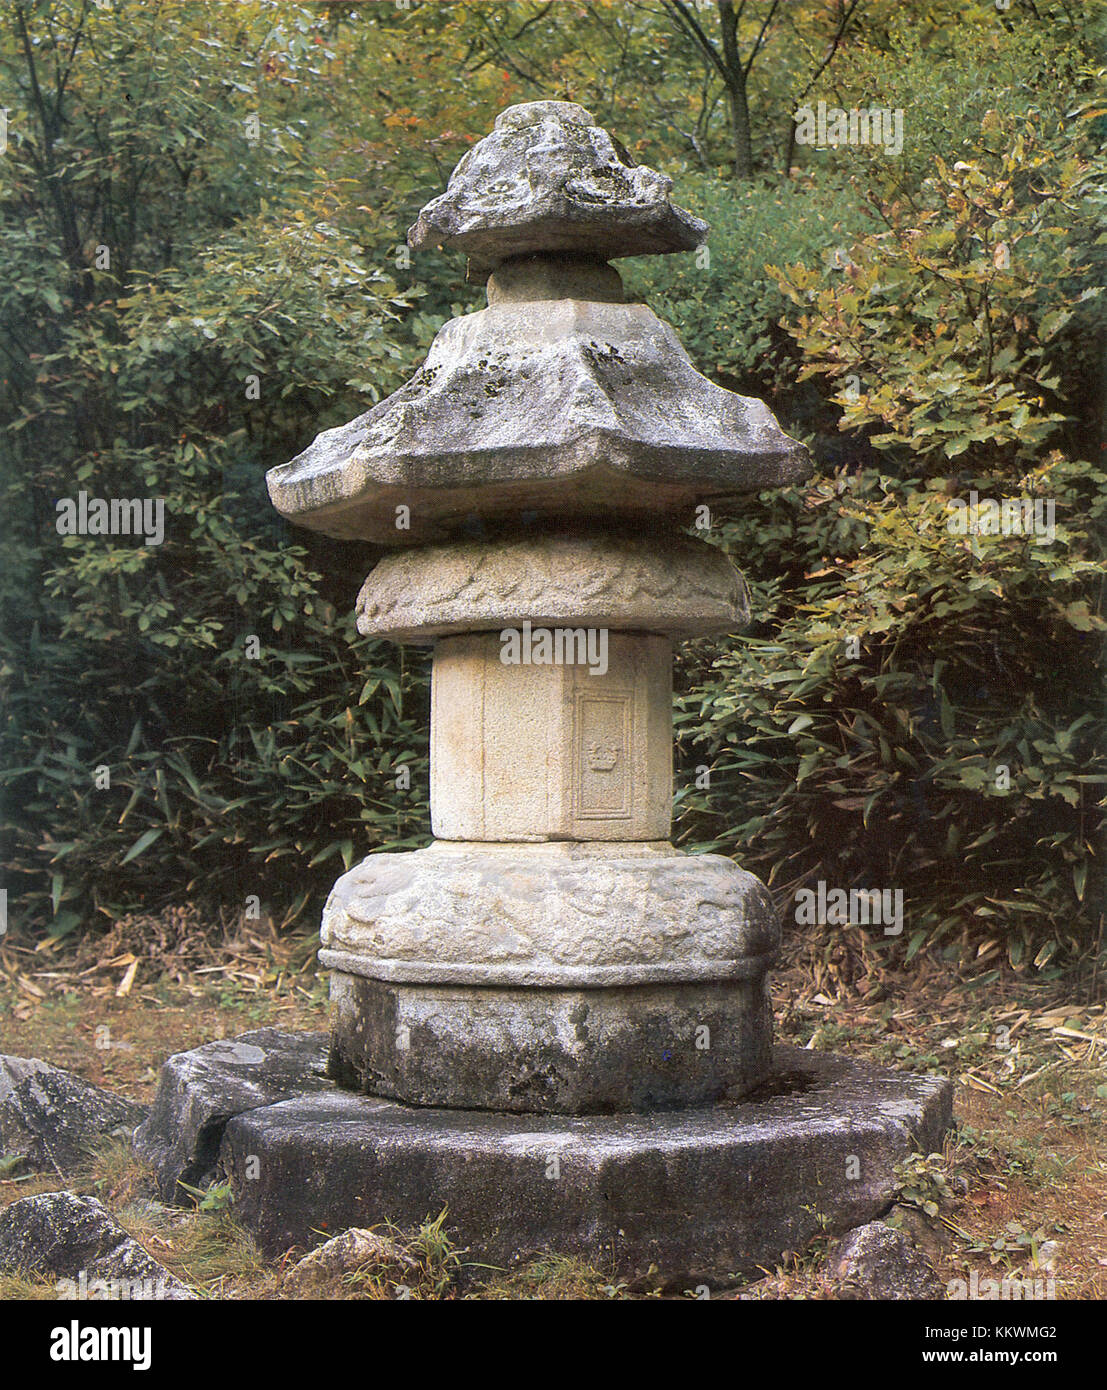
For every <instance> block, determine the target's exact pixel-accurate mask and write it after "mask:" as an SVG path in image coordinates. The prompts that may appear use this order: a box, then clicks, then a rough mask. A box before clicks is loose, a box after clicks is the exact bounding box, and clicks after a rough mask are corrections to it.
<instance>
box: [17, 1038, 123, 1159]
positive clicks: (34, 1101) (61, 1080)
mask: <svg viewBox="0 0 1107 1390" xmlns="http://www.w3.org/2000/svg"><path fill="white" fill-rule="evenodd" d="M145 1115H146V1109H145V1107H144V1106H141V1105H136V1104H134V1102H133V1101H129V1100H126V1099H125V1098H124V1097H122V1096H116V1095H113V1094H112V1093H111V1092H110V1091H105V1090H103V1089H101V1088H100V1087H99V1086H92V1085H90V1084H89V1083H88V1082H87V1081H82V1080H81V1078H80V1077H79V1076H74V1075H73V1073H72V1072H67V1071H62V1070H60V1069H59V1068H58V1067H52V1066H50V1065H49V1064H48V1063H46V1062H41V1061H39V1059H38V1058H37V1057H6V1056H0V1154H3V1155H4V1156H5V1157H6V1158H9V1159H10V1158H17V1159H18V1160H19V1161H20V1164H21V1166H23V1167H26V1168H29V1169H31V1170H33V1171H38V1172H41V1171H48V1172H57V1173H65V1172H67V1171H69V1170H72V1169H73V1168H74V1167H76V1166H78V1165H79V1164H80V1163H81V1162H82V1160H83V1159H84V1158H85V1157H86V1156H87V1153H88V1150H89V1148H90V1147H91V1146H92V1145H94V1144H95V1143H96V1142H97V1141H98V1140H102V1139H105V1138H108V1137H110V1136H124V1135H128V1136H129V1135H130V1133H131V1132H132V1131H133V1130H134V1128H135V1126H136V1125H137V1124H139V1122H140V1121H141V1120H142V1119H143V1118H144V1116H145Z"/></svg>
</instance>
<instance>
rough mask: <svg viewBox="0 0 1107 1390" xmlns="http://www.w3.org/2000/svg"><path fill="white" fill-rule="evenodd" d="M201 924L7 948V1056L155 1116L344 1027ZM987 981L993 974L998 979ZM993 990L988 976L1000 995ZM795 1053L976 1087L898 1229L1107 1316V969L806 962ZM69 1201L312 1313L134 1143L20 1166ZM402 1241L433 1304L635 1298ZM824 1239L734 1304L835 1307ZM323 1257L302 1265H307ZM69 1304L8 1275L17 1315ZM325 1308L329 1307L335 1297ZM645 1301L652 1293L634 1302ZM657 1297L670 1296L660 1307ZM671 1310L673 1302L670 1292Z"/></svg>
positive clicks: (220, 1195) (293, 942) (5, 1290)
mask: <svg viewBox="0 0 1107 1390" xmlns="http://www.w3.org/2000/svg"><path fill="white" fill-rule="evenodd" d="M199 925H200V923H199V922H198V920H197V918H196V916H195V914H194V912H192V910H190V909H184V910H177V911H175V912H170V913H167V914H163V915H162V916H161V917H159V918H156V919H154V918H125V919H122V920H121V921H120V922H119V923H117V924H116V925H115V926H114V927H113V928H112V930H111V932H110V933H109V934H107V935H99V936H96V937H94V938H84V939H82V941H81V942H79V943H78V944H76V945H69V944H67V943H56V942H52V941H44V942H39V943H37V944H31V943H19V942H16V941H15V940H12V939H10V938H8V939H5V940H4V941H3V942H2V943H0V1051H3V1052H5V1053H9V1054H15V1055H17V1056H28V1057H40V1058H43V1059H44V1060H46V1061H48V1062H51V1063H53V1064H54V1065H56V1066H60V1067H64V1068H67V1069H69V1070H72V1071H74V1072H76V1073H78V1074H79V1075H81V1076H83V1077H84V1078H86V1079H87V1080H88V1081H91V1082H95V1083H96V1084H97V1085H101V1086H106V1087H108V1088H110V1089H112V1090H114V1091H117V1092H120V1093H122V1094H125V1095H128V1096H130V1097H132V1098H134V1099H136V1100H141V1101H149V1100H150V1099H151V1098H152V1095H153V1091H154V1087H155V1084H156V1079H157V1070H158V1067H159V1065H160V1064H161V1062H162V1061H163V1060H164V1059H165V1057H167V1056H168V1055H169V1054H171V1053H173V1052H179V1051H183V1050H185V1049H188V1048H191V1047H194V1046H197V1045H198V1044H199V1043H202V1042H207V1041H210V1040H211V1039H213V1038H218V1037H231V1036H234V1035H235V1034H238V1033H242V1032H246V1031H247V1030H249V1029H252V1028H258V1027H266V1026H275V1027H280V1028H284V1029H289V1030H297V1029H313V1030H318V1029H323V1028H325V1027H326V1019H327V1005H326V981H325V977H323V976H321V975H319V974H318V973H317V971H316V964H315V958H314V948H315V940H316V939H315V938H314V936H311V937H308V936H304V935H299V936H298V935H281V934H279V933H278V932H277V931H276V930H275V929H274V928H272V927H271V926H269V927H262V926H260V925H259V924H257V923H249V924H241V923H239V924H237V926H235V928H234V929H233V930H228V929H224V932H223V940H222V941H219V942H216V943H212V942H211V941H210V935H211V933H210V932H209V933H208V934H207V937H206V938H205V937H202V936H201V933H200V932H199V931H198V930H197V928H198V926H199ZM985 970H986V971H987V973H986V974H985V973H984V972H985ZM982 977H983V978H982ZM773 997H774V1004H775V1010H776V1025H777V1036H778V1039H779V1040H781V1041H785V1042H790V1043H793V1044H796V1045H798V1046H802V1047H812V1048H818V1049H824V1050H827V1051H835V1052H841V1053H845V1054H848V1055H850V1056H853V1057H856V1058H858V1059H860V1060H866V1061H870V1062H876V1063H883V1064H885V1065H890V1066H893V1067H898V1068H902V1069H904V1070H915V1071H932V1072H940V1073H942V1074H944V1075H947V1076H951V1077H953V1078H954V1079H955V1081H956V1098H955V1102H954V1105H955V1114H956V1118H957V1129H956V1132H955V1133H954V1134H953V1135H951V1137H950V1138H949V1139H948V1140H947V1143H946V1146H945V1149H944V1152H943V1153H942V1154H941V1155H930V1156H926V1155H920V1156H918V1157H917V1158H916V1159H914V1160H912V1161H911V1162H910V1163H908V1164H907V1165H905V1166H904V1168H903V1169H902V1170H901V1172H900V1192H899V1201H898V1203H897V1205H896V1207H895V1208H894V1209H893V1212H892V1214H891V1216H890V1218H889V1219H890V1220H891V1221H892V1222H893V1224H900V1225H902V1226H904V1227H905V1228H907V1229H908V1230H909V1231H910V1233H911V1234H912V1235H913V1236H914V1238H915V1239H916V1240H917V1241H918V1242H919V1243H920V1244H921V1245H922V1246H923V1247H924V1248H925V1249H926V1250H927V1253H928V1254H929V1255H930V1257H931V1259H932V1260H933V1262H934V1264H935V1267H936V1269H937V1271H938V1274H939V1277H940V1278H941V1279H942V1280H943V1281H950V1280H954V1279H964V1280H965V1281H966V1283H968V1281H969V1280H970V1278H971V1276H972V1274H973V1272H974V1271H975V1272H976V1274H977V1277H978V1278H979V1279H980V1280H985V1279H996V1280H999V1279H1002V1278H1004V1277H1011V1278H1023V1279H1026V1278H1032V1279H1036V1280H1043V1281H1052V1283H1049V1282H1047V1283H1045V1284H1044V1287H1046V1288H1047V1289H1049V1290H1050V1293H1051V1295H1052V1296H1055V1297H1056V1298H1058V1299H1103V1298H1107V1153H1105V1148H1104V1128H1105V1127H1104V1119H1105V1116H1107V1009H1105V1007H1104V1004H1103V1003H1102V1002H1101V998H1102V995H1101V994H1100V993H1097V986H1096V983H1095V982H1094V981H1092V980H1091V979H1090V978H1089V976H1088V973H1087V970H1086V969H1085V970H1083V971H1079V970H1075V971H1073V972H1071V973H1070V974H1069V975H1068V976H1063V977H1060V978H1057V979H1051V980H1049V981H1048V982H1045V983H1043V982H1042V981H1041V980H1039V979H1037V978H1035V977H1034V975H1033V973H1030V974H1022V975H1020V974H1018V973H1016V972H1014V971H1009V972H1007V973H1004V972H1003V971H1002V970H1001V971H999V973H998V974H996V967H995V965H994V962H992V961H990V960H989V959H987V953H986V952H982V953H981V961H980V965H979V968H978V969H977V970H976V971H972V970H966V969H965V968H964V967H963V966H954V965H951V964H949V963H948V962H947V961H945V960H943V959H942V958H941V957H935V958H933V959H931V958H928V957H926V956H925V955H924V954H923V953H920V954H919V955H918V956H916V957H915V959H914V960H913V961H912V962H911V963H910V965H909V966H905V967H902V968H901V970H900V971H899V972H898V973H896V972H894V971H891V970H888V969H886V968H884V967H883V966H882V965H881V964H880V962H878V961H874V959H872V958H867V957H866V956H865V955H864V953H861V954H857V953H853V954H850V953H844V952H837V953H836V952H834V951H829V952H828V951H826V950H812V949H811V948H810V947H806V948H805V947H803V946H795V947H793V949H792V952H791V956H790V958H789V959H787V960H786V961H785V962H784V964H783V966H782V968H781V969H780V970H779V971H778V972H777V973H776V975H775V978H774V985H773ZM61 1187H68V1188H69V1189H70V1190H74V1191H84V1192H90V1193H94V1194H95V1195H97V1196H99V1197H100V1198H101V1200H103V1201H105V1202H106V1203H107V1205H109V1206H110V1207H111V1208H112V1209H113V1210H114V1211H115V1212H116V1214H117V1216H118V1217H119V1219H120V1221H121V1223H122V1224H123V1225H124V1226H125V1227H127V1229H128V1230H130V1231H131V1233H132V1234H134V1235H135V1236H136V1237H137V1238H138V1239H139V1240H141V1241H142V1242H143V1243H144V1244H145V1245H146V1247H147V1249H149V1251H150V1253H151V1254H153V1255H154V1256H155V1258H157V1259H158V1260H160V1261H161V1262H162V1263H163V1264H165V1265H166V1266H167V1267H168V1268H169V1269H171V1270H172V1271H173V1272H174V1273H176V1274H179V1275H180V1276H181V1277H182V1278H184V1279H186V1280H187V1281H188V1282H189V1283H191V1284H193V1286H194V1287H196V1288H197V1289H198V1291H199V1292H200V1293H201V1294H202V1295H203V1296H207V1297H212V1298H281V1297H290V1296H294V1295H293V1294H292V1293H291V1292H290V1291H289V1288H288V1286H286V1284H285V1282H284V1281H285V1275H286V1270H287V1269H288V1268H289V1267H290V1265H291V1261H292V1258H293V1256H292V1255H290V1256H289V1257H288V1259H286V1260H285V1261H278V1262H276V1263H275V1264H274V1263H272V1262H266V1261H264V1260H262V1259H261V1258H260V1256H259V1255H258V1252H257V1251H256V1249H255V1248H254V1246H253V1243H252V1241H251V1240H250V1238H249V1236H248V1235H247V1234H246V1233H245V1232H243V1231H242V1230H241V1229H240V1228H238V1227H237V1226H236V1225H235V1222H234V1214H233V1199H232V1197H231V1195H230V1194H229V1193H227V1192H224V1191H220V1190H214V1191H211V1192H209V1193H208V1194H207V1195H206V1197H204V1198H203V1200H201V1199H200V1198H197V1204H196V1206H195V1207H194V1208H193V1209H191V1210H182V1211H169V1210H167V1209H165V1208H163V1207H161V1206H160V1205H159V1204H158V1203H156V1202H153V1201H152V1200H151V1197H152V1188H151V1186H150V1182H149V1175H148V1174H147V1173H146V1172H145V1171H144V1169H143V1168H142V1166H141V1165H140V1164H138V1163H137V1162H136V1160H135V1159H134V1158H133V1156H132V1155H131V1154H130V1152H129V1150H127V1149H126V1147H125V1146H123V1145H120V1144H115V1145H113V1146H109V1147H108V1148H106V1149H105V1150H103V1151H101V1152H100V1153H99V1154H98V1155H97V1156H96V1157H95V1158H94V1159H92V1160H90V1163H89V1166H88V1169H87V1171H85V1172H82V1173H81V1174H79V1175H76V1176H75V1177H72V1178H70V1179H69V1180H68V1181H66V1182H64V1183H63V1182H62V1180H61V1179H60V1178H58V1177H56V1176H55V1177H53V1178H51V1177H50V1176H49V1175H41V1174H31V1175H26V1174H19V1173H18V1172H15V1171H13V1169H12V1168H11V1167H10V1166H8V1167H5V1165H4V1162H3V1159H2V1158H0V1205H6V1204H7V1203H8V1202H11V1201H14V1200H16V1199H17V1198H19V1197H21V1196H25V1195H28V1194H29V1193H31V1192H41V1191H50V1190H54V1189H57V1188H61ZM438 1216H439V1214H438V1213H431V1212H428V1213H427V1222H426V1225H425V1226H424V1227H423V1228H422V1230H421V1231H419V1232H406V1233H402V1234H400V1233H397V1234H396V1239H397V1241H398V1242H401V1243H402V1244H403V1247H404V1249H406V1250H407V1251H408V1252H409V1253H411V1254H412V1255H413V1256H414V1257H415V1258H416V1260H417V1261H418V1263H419V1267H420V1269H421V1270H422V1271H423V1275H421V1276H420V1278H418V1279H417V1280H415V1281H414V1283H413V1284H412V1281H411V1280H409V1284H411V1286H412V1287H413V1289H414V1292H413V1294H412V1295H411V1296H414V1297H422V1298H451V1297H469V1298H485V1299H502V1298H529V1299H534V1298H540V1299H566V1298H591V1299H604V1298H622V1297H630V1296H632V1295H630V1294H629V1293H628V1292H627V1290H625V1289H624V1288H623V1286H622V1285H621V1284H619V1283H618V1281H616V1280H615V1279H614V1278H613V1276H612V1275H611V1274H610V1272H605V1271H604V1270H602V1269H593V1268H590V1267H588V1266H586V1265H584V1264H582V1263H581V1262H580V1261H578V1260H572V1259H568V1258H561V1257H559V1256H557V1255H556V1254H553V1255H549V1256H542V1257H536V1258H535V1259H534V1260H533V1261H531V1262H530V1263H529V1264H528V1265H526V1266H525V1267H524V1268H523V1269H522V1270H521V1271H519V1272H515V1273H512V1274H511V1275H507V1274H504V1275H503V1276H498V1275H495V1274H494V1273H492V1274H488V1275H486V1276H484V1277H482V1279H481V1281H480V1282H479V1283H474V1282H473V1281H472V1280H464V1279H463V1280H461V1282H460V1283H459V1282H458V1280H457V1279H456V1278H455V1277H454V1276H455V1275H456V1273H457V1271H458V1268H459V1266H460V1265H462V1264H463V1263H464V1252H458V1251H457V1250H456V1249H455V1248H454V1247H453V1246H452V1245H451V1244H450V1242H449V1239H448V1213H447V1216H446V1218H445V1220H444V1221H442V1220H436V1218H437V1217H438ZM825 1246H826V1241H825V1240H819V1241H816V1242H815V1244H814V1245H813V1247H812V1248H811V1249H809V1250H808V1251H805V1252H804V1253H803V1254H802V1255H800V1256H798V1257H796V1258H794V1259H790V1260H788V1261H787V1262H786V1263H785V1264H784V1265H782V1266H781V1267H779V1268H777V1269H772V1270H766V1271H764V1275H763V1277H760V1278H755V1279H753V1280H750V1281H749V1282H748V1283H746V1284H744V1285H743V1286H741V1287H740V1288H736V1289H734V1290H732V1291H730V1293H729V1295H714V1296H715V1297H720V1296H730V1297H740V1298H744V1299H757V1298H771V1299H797V1298H803V1299H811V1298H825V1299H832V1298H835V1297H837V1296H838V1295H839V1291H838V1289H837V1288H836V1286H835V1284H834V1282H833V1280H832V1279H831V1278H830V1277H829V1276H828V1274H827V1269H826V1261H825V1258H824V1256H825ZM301 1253H302V1252H301ZM386 1274H387V1271H382V1270H377V1271H374V1270H373V1269H369V1268H367V1269H364V1270H359V1271H358V1272H357V1274H356V1275H354V1276H348V1277H347V1278H346V1279H344V1280H343V1281H341V1282H340V1283H338V1284H336V1285H335V1286H334V1287H331V1288H327V1289H325V1290H323V1291H322V1292H323V1293H324V1296H331V1297H342V1298H387V1297H394V1296H395V1292H394V1286H393V1285H392V1284H390V1283H389V1281H388V1279H387V1277H386ZM53 1296H54V1291H53V1287H52V1285H37V1284H35V1283H34V1282H33V1281H31V1282H28V1281H23V1280H17V1279H12V1278H6V1279H5V1278H2V1277H0V1297H6V1298H18V1297H42V1298H49V1297H53ZM313 1296H316V1297H317V1296H320V1290H319V1289H316V1291H315V1293H314V1295H313ZM634 1296H636V1297H642V1296H643V1295H642V1294H640V1293H639V1294H637V1295H634ZM644 1296H650V1295H649V1294H648V1293H647V1294H646V1295H644ZM654 1296H658V1295H656V1294H655V1295H654Z"/></svg>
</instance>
